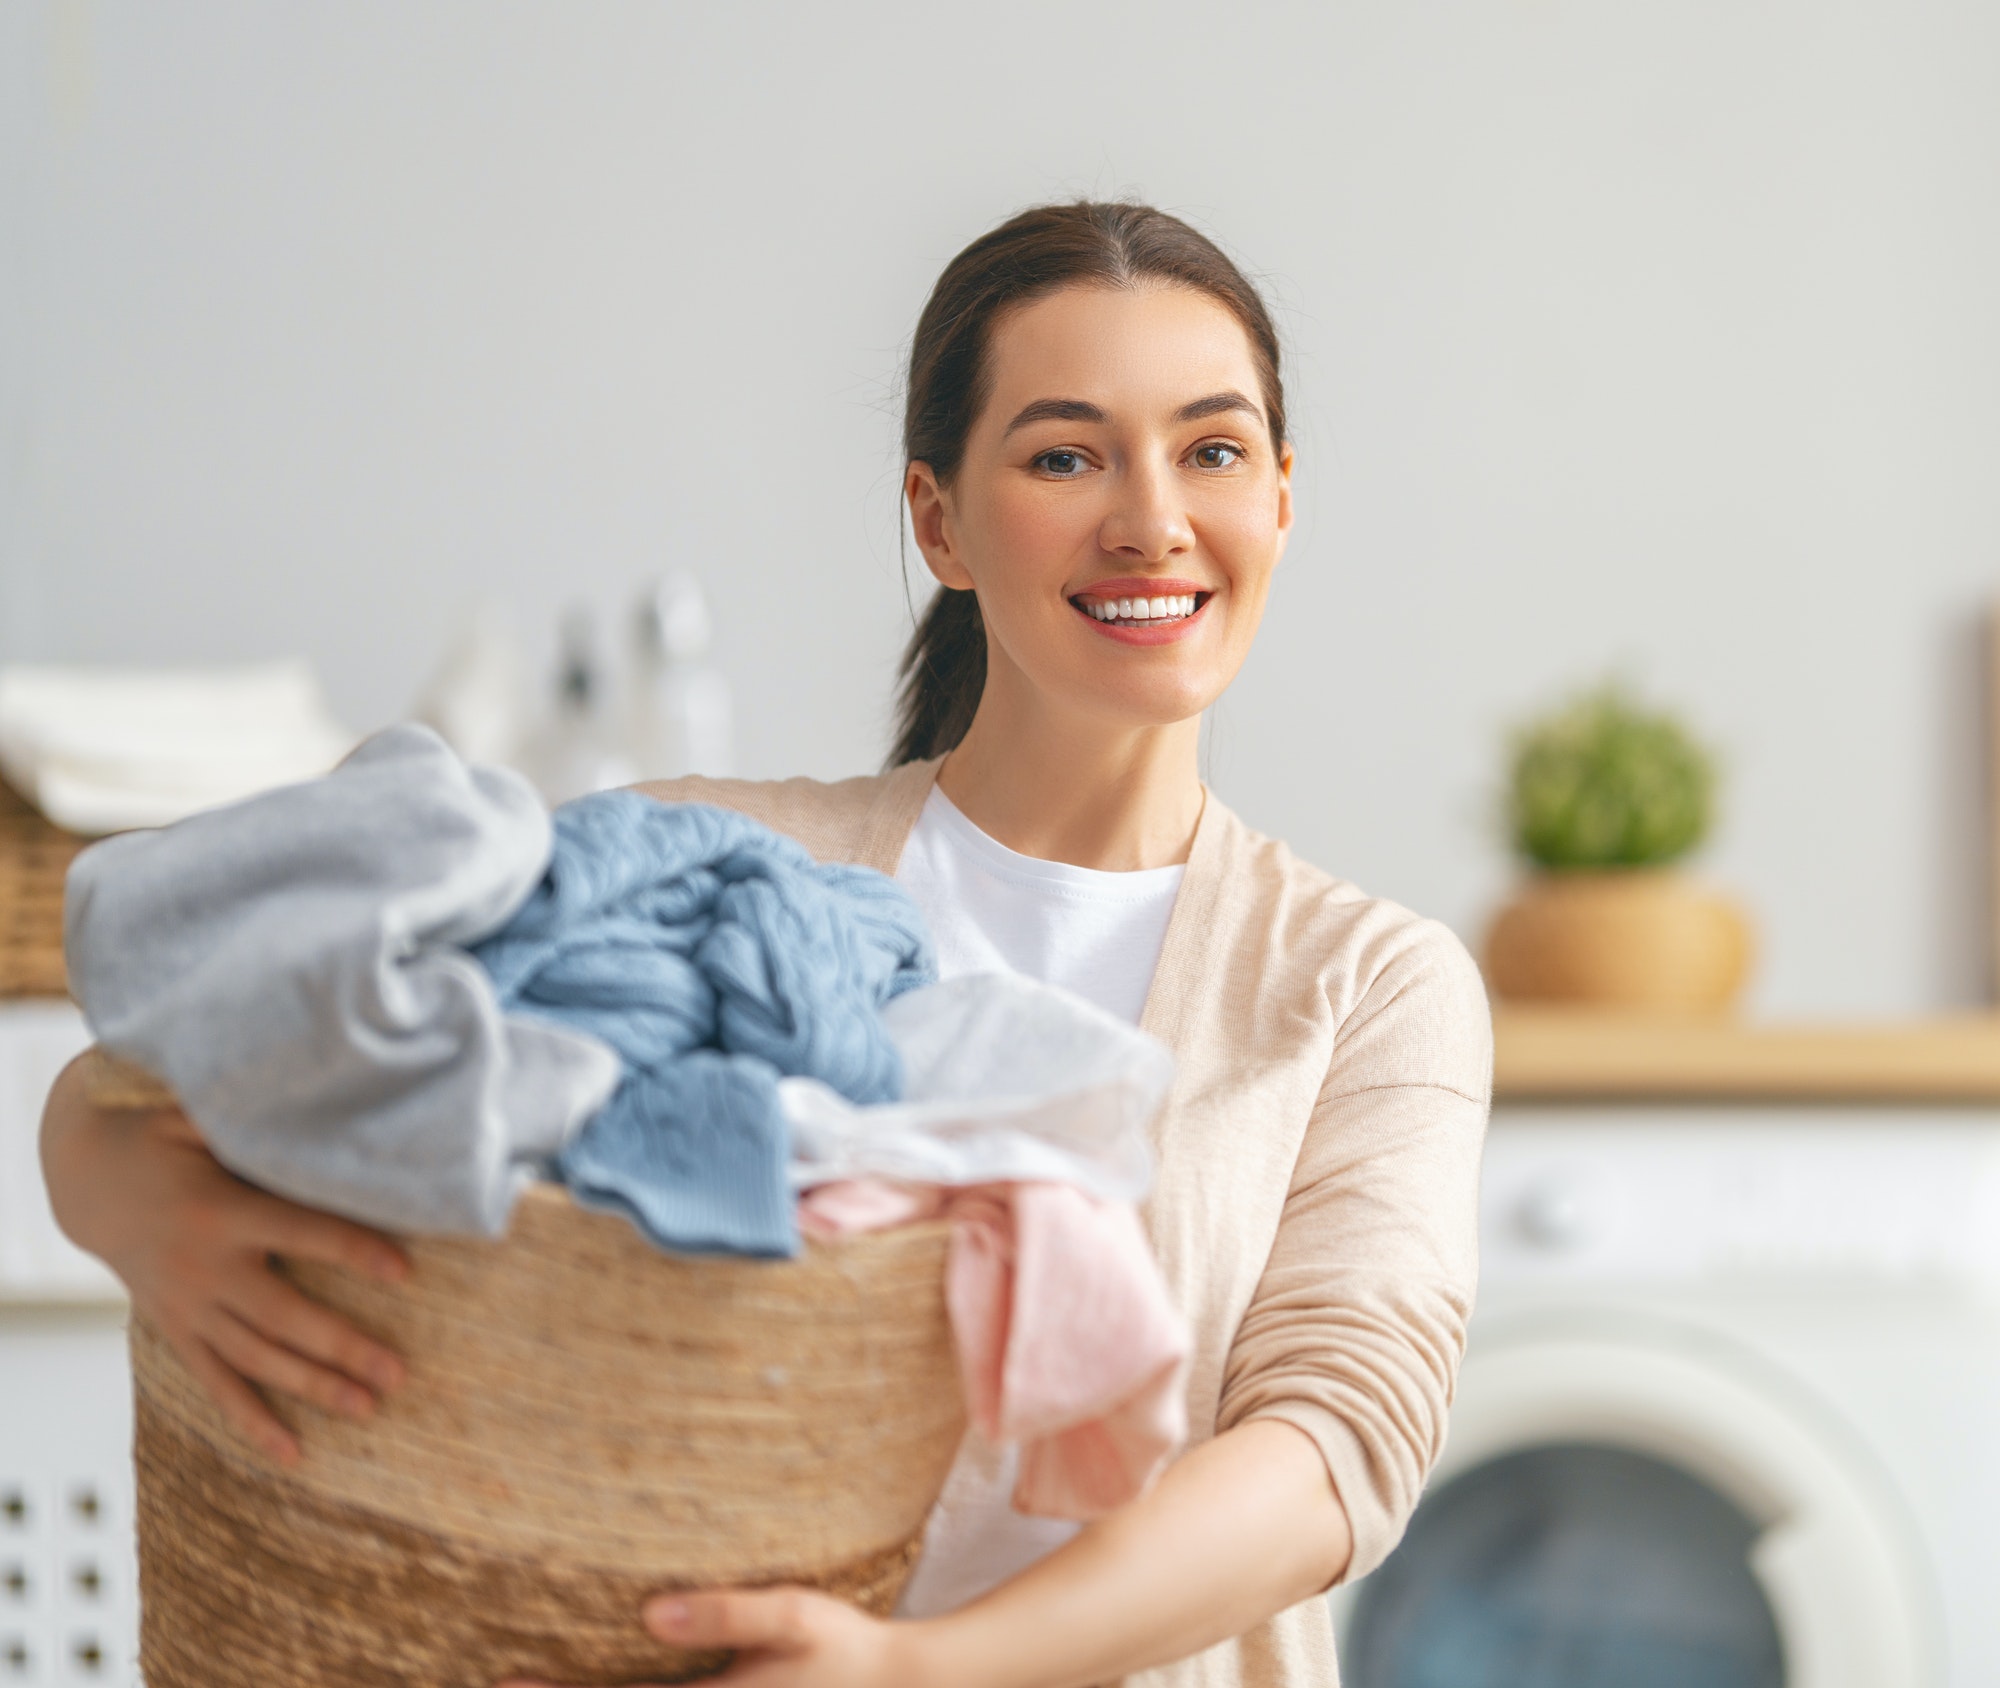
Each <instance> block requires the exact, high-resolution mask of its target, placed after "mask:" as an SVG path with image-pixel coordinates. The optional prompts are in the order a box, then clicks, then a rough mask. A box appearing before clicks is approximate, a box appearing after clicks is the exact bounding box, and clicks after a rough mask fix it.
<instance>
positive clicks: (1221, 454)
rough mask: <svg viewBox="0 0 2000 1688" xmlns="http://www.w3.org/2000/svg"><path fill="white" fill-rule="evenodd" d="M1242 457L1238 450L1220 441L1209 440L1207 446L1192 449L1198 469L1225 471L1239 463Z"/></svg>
mask: <svg viewBox="0 0 2000 1688" xmlns="http://www.w3.org/2000/svg"><path fill="white" fill-rule="evenodd" d="M1242 456H1243V453H1242V451H1241V450H1240V449H1239V448H1237V447H1236V446H1233V445H1229V444H1227V443H1226V442H1224V441H1222V440H1210V441H1209V442H1208V444H1206V445H1198V446H1196V447H1195V448H1194V462H1195V467H1196V468H1198V469H1227V468H1230V467H1232V466H1233V465H1235V464H1236V463H1237V462H1239V461H1240V460H1241V459H1242Z"/></svg>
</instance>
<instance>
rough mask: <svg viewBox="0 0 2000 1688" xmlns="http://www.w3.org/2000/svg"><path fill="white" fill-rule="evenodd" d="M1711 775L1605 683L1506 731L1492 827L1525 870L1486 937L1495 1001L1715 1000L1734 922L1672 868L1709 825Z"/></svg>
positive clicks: (1736, 916) (1745, 956)
mask: <svg viewBox="0 0 2000 1688" xmlns="http://www.w3.org/2000/svg"><path fill="white" fill-rule="evenodd" d="M1715 785H1716V779H1715V763H1714V759H1713V757H1712V756H1711V755H1710V754H1709V752H1708V751H1707V750H1706V749H1704V748H1703V747H1702V745H1701V744H1700V743H1698V742H1697V741H1696V740H1695V739H1694V738H1693V737H1692V736H1691V735H1690V734H1689V733H1688V732H1687V730H1686V729H1685V728H1683V727H1682V726H1681V725H1680V723H1679V722H1678V721H1676V720H1675V719H1674V718H1673V717H1672V716H1670V715H1665V714H1660V713H1656V712H1652V711H1648V710H1647V709H1645V708H1643V707H1641V706H1640V705H1639V704H1638V703H1637V702H1635V701H1634V700H1633V699H1632V698H1631V697H1630V696H1629V695H1628V694H1627V693H1626V692H1625V691H1624V690H1622V689H1621V688H1620V687H1618V686H1616V685H1606V686H1603V687H1600V688H1599V689H1597V690H1595V691H1592V692H1588V693H1586V694H1584V695H1583V696H1582V697H1579V698H1577V699H1576V700H1574V701H1573V702H1571V703H1570V704H1568V705H1567V706H1565V707H1564V708H1562V709H1560V710H1558V711H1557V712H1556V713H1554V714H1552V715H1550V716H1547V717H1546V718H1544V719H1542V720H1540V721H1537V722H1534V723H1532V724H1531V725H1529V726H1528V727H1527V728H1525V729H1524V730H1522V731H1521V732H1519V733H1518V734H1516V736H1515V739H1514V745H1513V762H1512V767H1511V769H1510V772H1509V779H1508V785H1507V800H1506V808H1507V826H1508V831H1509V833H1510V835H1511V839H1512V843H1513V846H1514V849H1515V851H1516V852H1517V853H1518V854H1519V856H1520V857H1521V858H1522V859H1523V860H1524V861H1525V862H1526V863H1527V864H1528V865H1529V867H1530V869H1531V875H1530V877H1529V879H1528V880H1527V882H1526V883H1525V884H1524V885H1523V886H1522V887H1521V889H1520V891H1519V892H1518V893H1517V894H1516V895H1515V897H1514V898H1513V900H1512V901H1510V902H1509V903H1508V904H1507V905H1506V906H1505V907H1504V908H1502V909H1501V910H1500V913H1499V915H1498V916H1497V917H1496V918H1495V920H1494V922H1493V926H1492V929H1491V931H1490V932H1489V933H1488V935H1487V941H1486V956H1485V963H1486V976H1487V981H1488V983H1489V984H1490V985H1491V986H1492V988H1493V991H1494V993H1495V995H1497V996H1500V997H1503V998H1507V999H1511V1000H1527V1001H1542V1002H1565V1003H1574V1004H1580V1005H1581V1004H1588V1005H1591V1006H1595V1007H1602V1008H1626V1009H1635V1010H1655V1011H1666V1012H1683V1013H1684V1012H1714V1011H1717V1010H1721V1009H1724V1008H1727V1007H1728V1006H1729V1004H1730V1003H1731V1002H1732V1001H1733V1000H1734V998H1735V997H1736V995H1737V993H1738V991H1739V990H1740V989H1741V988H1742V985H1743V981H1744V978H1745V976H1746V975H1747V974H1748V972H1749V967H1750V952H1751V942H1750V930H1749V926H1748V923H1747V922H1746V921H1745V919H1744V917H1743V915H1742V914H1741V912H1740V911H1739V910H1738V909H1737V908H1736V906H1735V905H1734V904H1733V903H1731V902H1730V901H1729V900H1728V899H1727V898H1725V897H1722V896H1719V895H1717V894H1716V893H1715V892H1713V891H1711V890H1708V889H1706V888H1705V887H1703V886H1701V885H1699V884H1698V883H1696V882H1695V881H1693V880H1692V879H1690V878H1688V877H1687V876H1686V875H1684V874H1683V873H1681V872H1680V871H1679V870H1678V868H1677V866H1676V864H1677V863H1679V862H1680V861H1682V860H1683V859H1684V858H1685V857H1687V856H1688V855H1689V854H1691V853H1692V852H1693V851H1694V850H1695V848H1696V847H1697V846H1699V845H1700V844H1701V842H1702V841H1703V839H1704V838H1706V837H1707V835H1708V831H1709V827H1710V824H1711V822H1712V821H1713V818H1714V808H1715Z"/></svg>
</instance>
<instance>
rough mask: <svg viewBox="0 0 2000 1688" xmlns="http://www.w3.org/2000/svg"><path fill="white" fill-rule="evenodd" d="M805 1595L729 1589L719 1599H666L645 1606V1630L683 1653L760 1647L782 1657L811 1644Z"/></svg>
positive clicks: (711, 1596) (791, 1591)
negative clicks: (683, 1649)
mask: <svg viewBox="0 0 2000 1688" xmlns="http://www.w3.org/2000/svg"><path fill="white" fill-rule="evenodd" d="M815 1598H817V1597H816V1596H814V1595H812V1594H810V1593H808V1592H807V1591H806V1590H804V1589H798V1588H769V1589H730V1590H728V1591H726V1592H723V1593H719V1594H663V1595H661V1596H660V1597H659V1598H657V1599H655V1600H649V1601H647V1602H646V1609H645V1619H646V1627H647V1628H648V1629H649V1630H651V1631H652V1632H653V1634H655V1635H657V1636H658V1637H659V1638H660V1639H661V1640H662V1641H671V1642H673V1643H675V1645H677V1646H681V1647H757V1648H773V1649H776V1650H777V1651H780V1652H785V1651H790V1650H792V1649H795V1648H798V1647H802V1646H804V1645H806V1644H807V1643H808V1642H809V1641H810V1639H811V1615H812V1602H813V1600H814V1599H815Z"/></svg>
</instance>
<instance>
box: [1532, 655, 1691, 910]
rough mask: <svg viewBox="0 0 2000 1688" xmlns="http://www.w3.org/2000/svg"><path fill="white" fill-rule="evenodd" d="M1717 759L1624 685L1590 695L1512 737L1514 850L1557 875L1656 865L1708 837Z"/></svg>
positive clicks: (1609, 687) (1604, 687)
mask: <svg viewBox="0 0 2000 1688" xmlns="http://www.w3.org/2000/svg"><path fill="white" fill-rule="evenodd" d="M1714 799H1715V762H1714V759H1713V758H1712V757H1711V755H1710V754H1709V752H1708V751H1707V750H1706V749H1705V748H1704V747H1703V746H1702V745H1701V744H1699V743H1698V742H1697V741H1696V740H1695V739H1694V738H1693V737H1692V735H1690V734H1689V733H1688V731H1687V730H1686V729H1685V728H1684V727H1682V726H1681V724H1680V723H1679V722H1678V721H1676V720H1675V719H1674V718H1673V717H1672V716H1671V715H1664V714H1656V713H1653V712H1651V711H1649V710H1647V709H1644V708H1642V707H1641V706H1640V705H1639V704H1638V703H1636V702H1635V701H1634V700H1633V699H1632V698H1631V697H1630V696H1629V695H1628V694H1627V693H1626V692H1625V691H1624V690H1623V689H1622V688H1621V687H1619V686H1618V685H1616V684H1607V685H1604V686H1600V687H1598V688H1597V689H1596V690H1594V691H1590V692H1586V693H1584V694H1583V695H1582V696H1581V697H1579V698H1577V699H1575V700H1574V701H1573V702H1571V703H1569V704H1568V705H1566V706H1565V707H1563V708H1562V709H1559V710H1557V711H1556V712H1555V713H1554V714H1552V715H1549V716H1547V717H1545V718H1544V719H1542V720H1540V721H1536V722H1532V723H1530V724H1529V725H1528V726H1527V727H1525V728H1523V729H1522V730H1521V731H1519V732H1517V733H1516V734H1515V735H1514V742H1513V767H1512V770H1511V775H1510V778H1509V780H1508V789H1507V823H1508V830H1509V832H1510V833H1511V835H1512V839H1513V844H1514V848H1515V849H1516V850H1518V851H1519V852H1520V853H1521V854H1522V855H1523V856H1525V857H1526V858H1527V859H1528V860H1529V861H1531V862H1533V863H1535V864H1536V865H1537V866H1539V867H1544V868H1549V869H1554V870H1557V871H1560V870H1563V869H1585V868H1620V867H1658V866H1663V865H1664V864H1666V863H1668V862H1674V861H1678V860H1680V858H1681V857H1683V856H1685V855H1687V854H1688V853H1689V852H1690V851H1691V850H1693V849H1694V848H1695V847H1696V846H1697V845H1698V844H1700V843H1701V841H1702V840H1703V839H1704V838H1705V837H1706V836H1707V835H1708V829H1709V825H1710V822H1711V821H1712V820H1713V818H1714Z"/></svg>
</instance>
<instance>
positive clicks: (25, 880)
mask: <svg viewBox="0 0 2000 1688" xmlns="http://www.w3.org/2000/svg"><path fill="white" fill-rule="evenodd" d="M89 842H90V841H89V840H88V839H87V838H78V837H77V836H76V835H75V834H74V833H69V832H64V831H63V830H62V828H61V827H59V826H56V825H54V824H52V823H51V822H49V821H46V820H44V819H43V818H42V817H41V815H39V814H38V813H37V812H36V811H35V810H34V809H32V808H30V807H29V806H28V804H27V803H26V801H25V800H23V799H22V797H21V796H20V795H19V793H17V792H15V791H14V790H13V789H12V788H11V787H9V786H7V785H6V784H4V783H0V997H15V996H67V995H68V994H69V975H68V974H67V973H66V972H65V971H64V969H63V876H64V875H65V874H67V873H68V872H69V864H70V863H71V862H72V861H74V860H75V859H76V854H77V852H78V851H79V850H81V849H82V848H83V847H84V845H86V844H87V843H89Z"/></svg>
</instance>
